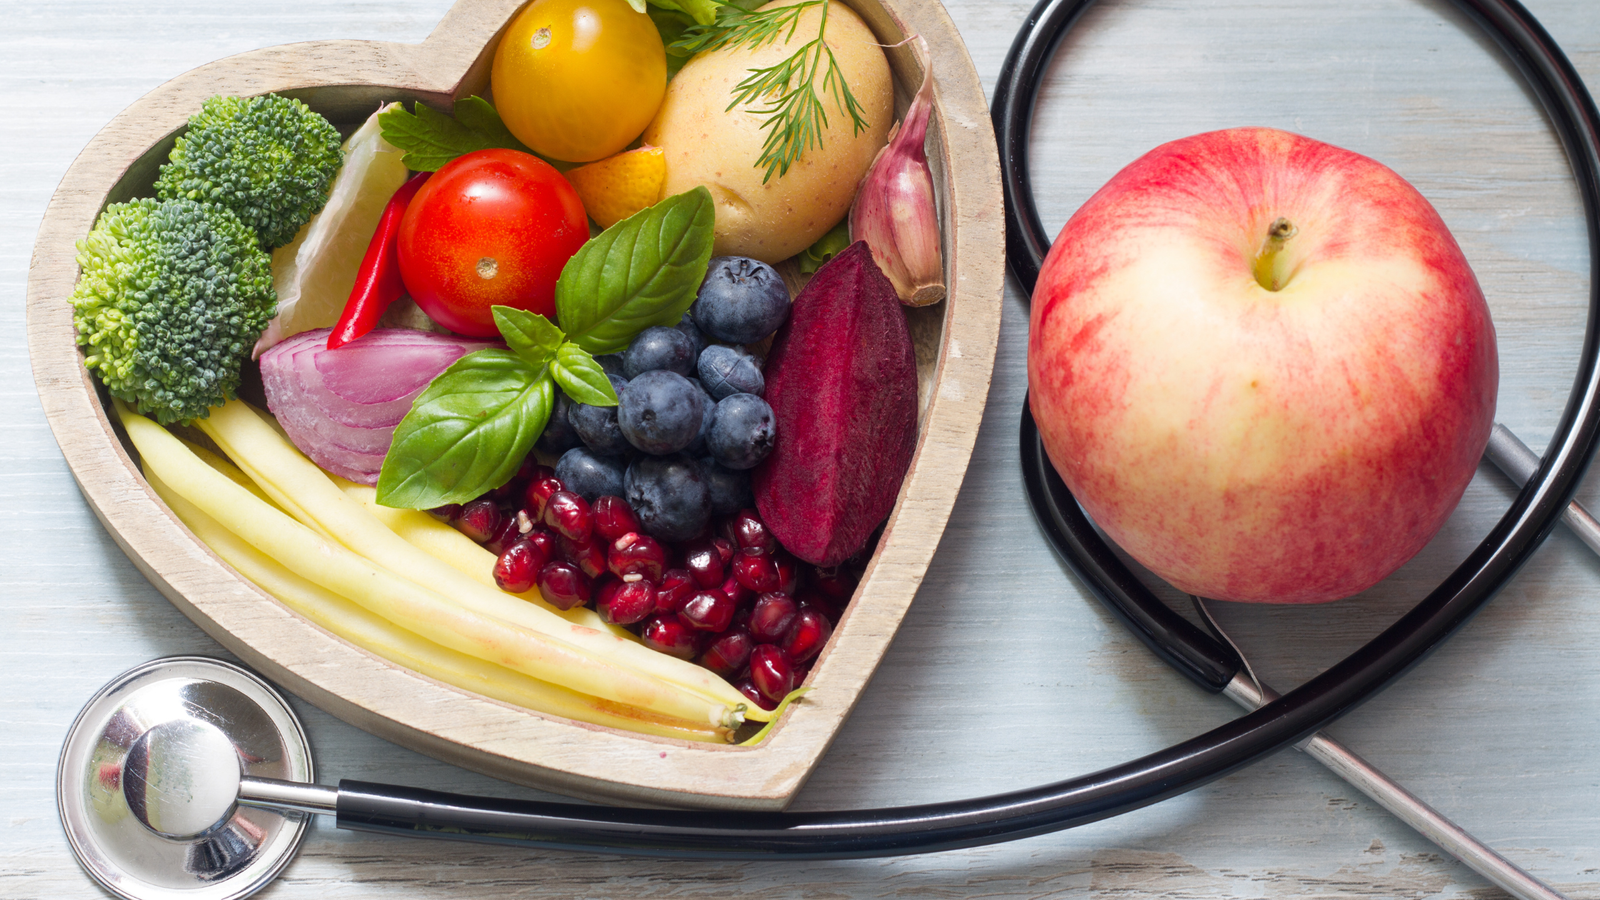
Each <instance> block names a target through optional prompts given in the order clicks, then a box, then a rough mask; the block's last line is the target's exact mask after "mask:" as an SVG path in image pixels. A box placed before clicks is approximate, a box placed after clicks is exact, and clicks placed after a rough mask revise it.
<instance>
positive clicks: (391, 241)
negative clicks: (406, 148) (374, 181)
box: [328, 172, 433, 350]
mask: <svg viewBox="0 0 1600 900" xmlns="http://www.w3.org/2000/svg"><path fill="white" fill-rule="evenodd" d="M432 174H433V173H432V172H420V173H418V174H416V175H413V176H411V178H410V179H409V180H407V181H406V183H405V184H402V185H400V189H399V190H397V191H395V192H394V196H393V197H390V198H389V203H388V204H387V205H386V206H384V208H383V215H381V216H379V217H378V230H377V231H374V232H373V233H372V242H371V243H369V244H367V252H366V255H364V256H362V257H361V269H360V270H359V271H358V272H357V273H356V283H355V287H352V288H351V289H350V299H349V300H347V301H345V304H344V313H343V314H342V315H340V316H339V322H338V324H336V325H334V326H333V333H332V334H330V335H328V349H329V350H337V349H339V348H340V347H343V346H344V345H345V344H348V343H350V342H351V341H353V340H355V339H356V338H358V337H361V336H362V335H363V334H366V333H367V332H369V331H371V330H372V329H373V326H375V325H377V324H378V319H379V318H381V317H382V316H383V312H384V310H386V309H388V308H389V304H391V303H393V302H394V301H396V300H398V299H400V295H401V294H404V293H405V291H406V286H405V284H404V283H403V282H402V281H401V280H400V251H399V245H398V244H397V243H396V240H395V238H396V236H397V235H398V234H399V233H400V219H401V218H402V217H403V216H405V212H406V207H407V206H409V205H410V204H411V198H412V197H415V196H416V195H417V189H418V188H420V187H422V183H423V182H424V181H427V180H428V176H429V175H432Z"/></svg>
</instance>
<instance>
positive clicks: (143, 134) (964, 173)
mask: <svg viewBox="0 0 1600 900" xmlns="http://www.w3.org/2000/svg"><path fill="white" fill-rule="evenodd" d="M851 5H852V6H853V7H855V8H856V9H857V10H858V11H859V12H860V13H861V14H862V16H863V18H865V19H866V20H867V22H868V23H869V24H870V25H871V26H872V28H873V31H874V32H875V33H876V34H877V36H878V37H879V39H880V40H881V41H882V42H883V43H884V44H894V43H897V42H899V41H901V40H902V39H903V38H904V37H905V36H906V35H910V34H921V35H922V36H923V37H925V38H926V39H927V41H928V44H929V45H930V47H931V49H932V51H933V52H932V59H934V60H936V61H937V63H936V69H935V78H936V82H937V103H936V109H935V115H934V121H933V124H932V128H931V130H930V135H931V140H930V142H929V144H930V151H931V157H932V165H933V170H934V175H935V180H936V181H937V182H938V190H939V197H940V202H941V204H942V216H943V222H944V228H945V265H946V270H947V271H946V283H947V284H949V285H950V286H951V289H952V290H951V293H950V296H949V298H948V299H947V300H945V301H944V302H943V303H941V304H938V305H935V306H932V307H928V308H925V309H920V310H910V311H908V312H909V314H910V318H911V322H912V332H913V336H914V339H915V341H916V344H917V361H918V369H919V374H920V377H921V387H922V390H921V392H920V393H921V397H920V401H921V404H922V410H921V416H920V419H919V426H918V427H919V432H918V443H917V450H916V455H915V457H914V458H913V461H912V465H911V472H910V474H909V475H908V476H907V478H906V481H905V483H904V485H902V487H901V491H900V496H899V498H898V501H897V502H896V504H895V507H894V511H893V513H892V514H891V516H890V519H889V522H888V527H887V529H886V530H885V532H884V536H883V538H882V540H881V541H880V542H879V544H878V546H877V548H876V552H875V553H874V554H873V557H872V560H871V563H870V564H869V565H868V568H867V571H866V575H865V577H864V578H863V580H862V582H861V585H860V587H859V589H858V590H857V592H856V595H855V597H854V599H853V600H852V602H851V604H850V607H849V609H848V611H847V612H846V614H845V616H844V618H843V619H842V620H841V622H840V625H839V628H838V629H837V631H836V632H835V634H834V637H833V639H832V641H831V642H830V644H829V646H828V648H827V650H826V651H825V652H824V654H823V656H822V657H821V658H820V660H819V661H818V663H817V664H816V666H815V668H814V669H813V670H812V673H811V675H810V680H809V682H808V683H809V684H810V685H811V687H812V690H811V692H810V693H809V694H807V695H806V697H805V699H804V700H803V701H802V702H800V703H798V704H795V705H794V706H793V707H792V708H791V709H790V710H789V711H788V712H787V713H786V714H785V715H784V716H783V718H782V719H781V720H780V722H779V724H778V727H777V728H775V729H774V730H773V731H772V733H771V734H770V736H769V737H768V738H767V739H766V740H765V741H764V742H763V743H761V744H760V745H759V746H754V747H736V746H709V745H703V744H694V743H688V742H682V741H676V740H666V739H658V738H649V737H641V736H638V735H634V734H628V733H624V732H620V731H614V730H611V729H607V728H601V727H595V726H591V725H585V724H579V723H575V722H571V721H568V720H564V719H557V718H551V717H546V716H541V715H537V714H534V713H530V712H528V711H527V710H522V709H518V708H515V707H511V706H507V705H505V704H501V703H497V702H495V701H492V700H489V699H486V698H484V697H481V696H478V695H475V694H471V693H468V692H465V691H462V690H459V689H456V688H453V687H449V686H446V685H443V684H440V683H438V682H435V681H432V680H430V679H428V678H424V677H422V676H420V675H417V674H416V673H414V672H411V671H409V670H406V669H404V668H401V667H399V666H396V665H393V664H391V663H389V662H386V661H384V660H382V659H378V658H376V657H373V656H371V655H369V654H367V653H365V652H364V651H361V650H358V649H356V648H355V647H352V646H351V645H349V644H347V643H345V642H343V641H341V640H339V639H338V638H335V637H333V636H332V635H330V634H328V633H327V632H324V631H322V630H321V629H319V628H317V627H316V626H314V625H311V624H310V623H308V622H306V621H305V620H303V619H301V618H299V617H298V616H296V615H295V614H294V613H292V612H290V611H289V610H288V609H286V608H285V607H283V606H282V605H280V604H279V603H278V602H277V601H275V600H273V599H272V598H271V597H269V596H267V595H266V594H264V593H263V592H262V591H260V590H259V589H258V588H256V587H255V586H254V585H253V584H251V583H250V582H248V581H246V580H244V579H243V578H242V577H240V576H239V575H238V574H237V573H235V572H234V571H233V570H232V569H231V568H229V567H228V566H227V565H226V564H225V563H223V562H222V561H221V560H220V559H218V558H217V557H216V556H215V555H213V554H212V553H211V551H210V550H208V549H207V548H206V547H205V546H204V545H203V544H201V543H200V542H199V541H198V540H196V539H195V537H194V536H193V535H192V534H190V533H189V531H188V530H187V529H186V528H185V527H184V526H183V525H182V524H181V523H180V522H179V521H178V520H177V519H176V518H175V517H174V516H173V515H172V513H171V512H170V511H169V510H168V509H167V508H166V507H165V506H164V505H163V504H162V503H161V501H160V500H158V499H157V498H156V497H155V495H154V494H153V493H152V492H151V490H150V488H149V486H148V485H147V484H146V483H145V481H144V479H143V478H142V477H141V476H140V474H139V470H138V467H137V466H136V465H135V463H134V461H133V460H132V458H130V455H129V453H128V450H127V448H126V447H125V446H124V445H123V443H122V442H121V441H120V440H119V439H118V436H117V435H116V433H115V432H114V431H113V429H112V426H111V423H110V421H109V420H108V419H107V417H106V410H105V407H104V405H103V403H102V400H101V397H100V396H99V395H98V394H97V392H96V385H95V383H94V382H93V381H92V380H91V379H90V377H89V376H88V374H87V372H86V370H85V369H84V367H83V357H82V354H81V353H80V352H79V351H78V348H77V346H76V345H75V343H74V334H73V326H72V316H71V307H70V305H69V303H68V297H69V296H70V295H71V293H72V290H73V285H74V283H75V281H76V279H77V276H78V268H77V265H76V263H75V261H74V257H75V252H76V251H75V243H76V242H77V241H78V240H80V239H81V238H83V237H84V236H85V235H86V234H87V233H88V232H89V230H90V228H91V226H92V225H93V224H94V221H95V218H96V217H97V216H98V215H99V213H100V211H101V210H102V209H104V208H105V206H106V204H107V203H111V202H116V201H120V200H125V199H128V198H130V197H134V196H140V195H147V194H148V193H149V191H150V186H151V184H152V183H153V181H154V179H155V174H156V169H157V167H158V166H159V165H160V164H161V162H163V161H164V160H165V159H166V157H167V154H168V152H169V151H170V149H171V147H172V142H173V139H174V137H175V136H176V134H177V133H178V131H179V130H180V129H181V128H182V127H183V125H184V122H185V121H186V120H187V119H188V117H189V116H190V115H191V114H192V113H194V112H195V111H196V110H198V109H199V108H200V103H201V101H202V100H204V99H205V98H207V97H209V96H212V95H214V94H246V95H254V94H265V93H269V92H277V93H282V94H287V95H290V96H294V97H298V98H300V99H302V100H304V101H305V102H306V103H308V104H309V105H310V106H311V107H312V108H313V109H316V110H317V111H318V112H320V113H322V114H323V115H325V116H327V117H328V118H329V119H331V120H332V121H333V122H335V123H336V124H343V125H353V124H355V123H358V122H360V121H361V120H362V119H364V118H365V117H366V116H367V115H368V114H369V113H370V112H371V111H372V110H373V109H375V108H377V106H378V104H379V103H380V102H381V101H389V100H419V101H422V102H425V103H429V104H432V105H435V106H438V107H440V108H443V109H449V107H450V103H451V102H452V101H453V100H454V99H456V98H458V97H464V96H468V95H471V94H485V93H487V82H488V70H489V63H490V60H491V59H492V58H493V56H494V48H495V45H496V42H497V39H498V35H499V34H500V32H501V30H502V28H503V27H504V26H505V25H506V23H508V22H509V21H510V19H511V17H512V15H513V14H514V13H515V12H516V11H517V9H518V8H519V7H520V6H521V0H461V2H459V3H457V4H456V6H455V7H454V8H453V9H451V10H450V12H449V14H448V15H446V16H445V18H444V21H442V22H441V23H440V24H439V27H438V28H437V29H435V30H434V32H433V34H432V35H430V36H429V37H428V39H427V40H426V41H424V42H423V43H421V44H389V43H376V42H365V41H328V42H317V43H306V44H292V45H288V46H283V47H273V48H269V49H266V50H261V51H257V52H252V53H245V54H242V55H239V56H234V57H230V58H228V59H224V60H220V61H218V62H215V63H212V64H210V65H207V66H203V67H201V68H199V69H196V70H194V71H192V72H189V73H187V74H185V75H182V76H180V77H178V78H176V79H173V80H172V81H170V82H168V83H167V84H165V85H163V86H161V87H160V88H158V89H156V90H155V91H152V92H151V93H149V94H148V95H146V96H145V97H143V98H142V99H140V100H139V101H138V102H137V103H135V104H133V105H132V106H130V107H129V108H128V109H126V110H124V111H123V112H122V113H121V114H120V115H118V116H117V117H116V118H115V119H114V120H112V122H111V123H110V124H109V125H107V126H106V127H105V128H104V129H103V130H102V131H101V132H100V133H99V134H98V135H96V136H95V138H94V140H93V141H91V142H90V143H89V146H88V147H87V148H85V149H84V151H83V153H82V154H81V155H80V156H79V157H78V159H77V160H76V161H75V162H74V163H73V164H72V167H71V168H70V169H69V170H68V171H67V174H66V177H65V178H64V179H63V180H62V183H61V186H60V187H59V188H58V189H57V191H56V193H55V196H54V197H53V198H52V199H51V201H50V207H49V210H48V211H47V212H46V214H45V217H44V222H43V224H42V226H41V227H40V229H39V237H38V242H37V244H36V245H35V247H34V254H33V262H32V270H31V275H30V278H29V281H28V301H27V302H28V346H29V350H30V353H31V356H32V362H33V372H34V379H35V381H36V383H37V385H38V389H39V396H40V399H41V400H42V401H43V404H44V409H45V414H46V416H47V417H48V418H49V421H50V427H51V428H52V429H53V430H54V431H55V436H56V441H57V442H58V443H59V444H60V445H61V450H62V453H63V454H64V455H65V456H66V459H67V463H68V465H69V466H70V467H71V469H72V473H73V475H74V477H76V478H77V480H78V484H79V486H80V487H81V488H82V490H83V493H84V495H85V496H86V497H87V498H88V500H89V503H90V505H91V506H92V507H93V508H94V510H95V513H96V514H97V515H98V516H99V517H100V520H101V521H102V522H104V523H105V526H106V528H107V529H108V530H109V531H110V532H111V534H112V535H113V536H114V537H115V538H116V540H117V543H118V544H119V545H121V547H122V549H123V550H124V551H125V552H126V553H127V554H128V556H129V558H131V559H132V560H133V561H134V563H135V564H136V565H138V567H139V569H140V570H141V571H142V572H144V574H145V575H146V576H148V577H149V579H150V580H151V582H152V583H154V584H155V585H156V587H158V588H159V589H160V590H161V592H162V593H164V594H165V595H166V596H167V597H168V598H170V599H171V600H172V602H173V603H174V604H175V605H177V607H178V608H179V609H180V610H182V611H183V612H184V614H185V615H187V616H188V617H189V618H191V619H193V620H194V621H195V622H196V623H197V624H199V625H200V627H201V628H203V629H205V631H206V632H207V633H208V634H210V635H211V636H212V637H214V638H216V639H217V640H218V641H220V642H221V643H222V644H223V645H224V646H226V647H228V649H230V650H232V651H233V652H234V653H236V654H238V656H239V657H240V658H241V659H243V660H244V661H245V662H247V663H249V664H250V665H252V666H254V667H255V668H257V669H258V670H260V671H261V672H262V673H264V674H265V675H267V676H268V677H269V678H272V679H273V680H275V681H277V682H278V683H279V684H281V685H283V686H284V687H286V688H287V689H289V690H290V691H293V692H294V693H296V694H298V695H299V696H301V697H303V698H305V699H306V700H308V701H310V702H311V703H313V704H315V705H317V706H319V707H321V708H322V709H325V710H327V711H328V712H330V713H332V714H334V715H336V716H338V717H340V718H342V719H344V720H346V721H348V722H350V723H352V724H354V725H357V726H358V727H361V728H363V729H366V730H367V731H370V732H372V733H374V734H377V735H380V736H382V737H384V738H387V739H389V740H391V741H394V742H396V743H398V744H401V745H404V746H407V747H410V748H413V749H415V750H418V751H420V752H423V753H426V754H429V755H430V756H434V757H437V758H439V759H442V760H446V761H448V762H452V763H456V764H459V765H462V766H465V767H467V768H470V769H475V770H477V771H480V772H484V773H487V774H490V775H494V776H496V777H500V778H504V779H507V780H510V781H516V782H521V783H525V784H530V785H535V786H538V787H542V788H548V789H552V790H556V791H561V792H563V793H568V794H573V795H578V796H583V797H591V798H597V799H612V800H617V799H621V800H627V801H630V802H642V803H653V804H664V805H688V806H711V807H730V808H751V809H760V808H767V809H771V808H781V807H782V806H784V805H785V804H787V803H788V801H789V800H790V798H792V797H793V796H794V793H795V791H797V790H798V789H799V787H800V785H801V784H802V783H803V782H804V780H805V778H806V776H807V775H808V774H809V773H810V771H811V769H812V768H813V767H814V766H815V765H816V763H817V761H818V760H819V759H820V758H821V757H822V754H823V752H824V751H825V750H826V749H827V747H828V744H829V743H830V742H831V741H832V740H833V737H834V735H835V734H836V733H837V731H838V729H839V726H840V724H841V723H842V722H843V721H844V718H845V716H847V715H848V714H849V713H850V709H851V707H852V706H853V705H854V704H855V702H856V699H857V697H858V696H859V695H860V693H861V690H862V689H863V687H864V686H865V685H866V683H867V680H868V678H870V677H871V675H872V672H873V670H874V669H875V668H876V667H877V665H878V662H879V661H880V660H881V659H882V657H883V653H884V651H885V649H887V647H888V645H889V641H890V640H891V639H892V638H893V637H894V633H895V629H896V628H898V627H899V624H900V620H901V618H902V616H903V615H904V614H905V611H906V608H907V607H908V606H909V605H910V603H911V598H912V596H913V595H914V594H915V593H916V590H917V585H918V584H919V583H920V582H921V580H922V577H923V574H924V573H925V572H926V570H927V566H928V562H929V559H930V558H931V557H932V555H933V552H934V549H935V548H936V547H937V546H938V543H939V535H940V534H941V533H942V532H943V530H944V526H945V522H946V520H947V519H948V517H949V514H950V509H951V506H952V504H953V503H954V502H955V497H956V491H957V488H958V487H959V486H960V484H961V477H962V474H963V472H964V471H965V469H966V466H967V461H968V458H969V457H970V455H971V452H972V446H973V441H974V439H975V437H976V434H977V430H978V421H979V419H980V417H981V414H982V412H983V405H984V401H985V399H986V396H987V394H988V388H989V376H990V371H991V369H992V367H993V364H994V354H995V342H996V339H997V335H998V332H999V327H1000V306H1001V290H1002V281H1003V277H1004V264H1005V263H1004V250H1005V242H1004V235H1003V228H1004V225H1003V217H1002V207H1001V195H1000V180H999V164H998V160H997V156H996V153H995V144H994V137H993V131H992V130H991V128H990V125H989V115H988V109H987V107H986V105H985V103H984V96H983V89H982V86H981V85H980V84H979V82H978V76H977V72H976V71H975V70H974V69H973V66H972V63H971V61H970V59H969V58H968V56H967V53H966V49H965V47H964V46H963V45H962V43H961V39H960V36H959V35H958V34H957V33H956V30H955V27H954V25H953V24H952V23H951V22H950V20H949V18H948V17H947V16H946V14H945V12H944V8H943V7H942V6H940V5H939V3H938V2H936V0H884V2H882V3H881V5H879V4H877V3H874V2H872V0H853V2H852V3H851ZM889 55H890V60H891V64H892V65H893V67H894V70H895V73H896V79H897V82H898V85H899V88H900V91H899V93H900V94H901V97H900V105H901V108H902V109H904V105H905V103H906V101H907V99H908V98H909V95H910V93H911V92H912V91H914V89H915V86H916V85H917V84H919V83H920V82H921V71H920V68H919V67H918V64H917V62H916V61H915V59H914V58H913V56H912V54H911V53H910V52H909V50H908V49H907V48H905V47H898V48H891V49H890V50H889Z"/></svg>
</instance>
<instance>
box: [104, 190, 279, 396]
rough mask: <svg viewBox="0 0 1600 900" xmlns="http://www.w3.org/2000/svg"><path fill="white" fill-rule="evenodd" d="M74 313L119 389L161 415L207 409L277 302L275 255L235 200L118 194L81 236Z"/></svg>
mask: <svg viewBox="0 0 1600 900" xmlns="http://www.w3.org/2000/svg"><path fill="white" fill-rule="evenodd" d="M78 265H79V266H80V267H81V268H82V269H83V275H82V277H80V278H79V279H78V286H77V288H76V289H75V290H73V292H72V308H73V315H72V324H73V325H74V326H76V327H77V329H78V344H79V345H81V346H83V347H84V348H85V351H84V352H85V359H84V365H86V366H87V367H88V368H89V369H90V370H91V371H94V372H97V373H98V374H99V376H100V380H101V382H103V383H104V384H105V386H106V389H107V390H108V391H110V392H111V396H113V397H118V398H121V399H122V400H126V401H128V402H130V403H136V404H138V406H139V409H140V410H141V411H143V412H144V413H145V414H146V415H148V416H151V417H152V418H154V419H156V420H157V421H159V422H161V423H162V424H163V425H166V424H171V423H173V422H186V421H190V420H192V419H197V418H201V419H203V418H205V417H206V416H207V415H208V414H209V413H208V411H209V409H210V408H211V407H213V406H220V405H222V404H223V403H224V402H226V401H227V400H229V399H231V398H232V397H233V396H234V394H235V392H236V391H237V390H238V388H239V368H240V366H241V365H242V363H243V361H244V358H245V357H246V356H248V355H249V353H250V348H251V346H253V345H254V343H255V340H256V338H257V337H258V336H259V335H260V334H261V329H263V328H265V327H266V325H267V322H268V321H269V320H270V319H271V318H272V315H273V313H274V311H275V310H276V309H277V305H278V298H277V294H276V293H274V292H273V290H272V258H271V257H270V256H268V255H267V252H266V251H265V250H262V249H261V245H260V244H258V243H257V242H256V236H255V233H254V232H253V231H252V230H251V229H250V228H249V227H248V226H246V225H245V224H244V223H243V222H241V221H239V218H238V217H237V216H235V215H234V214H233V213H232V212H230V211H228V210H227V209H225V208H223V207H221V206H216V205H214V204H210V203H197V202H195V201H193V200H187V199H181V198H180V199H177V200H164V201H156V200H152V199H148V198H146V199H141V200H134V201H131V202H129V203H114V204H112V205H111V206H108V207H106V211H105V212H103V213H101V214H100V220H99V221H98V222H96V223H95V226H94V230H93V231H91V232H89V236H88V237H87V238H85V239H84V240H82V241H80V242H79V243H78Z"/></svg>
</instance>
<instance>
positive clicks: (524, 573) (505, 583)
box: [494, 541, 550, 594]
mask: <svg viewBox="0 0 1600 900" xmlns="http://www.w3.org/2000/svg"><path fill="white" fill-rule="evenodd" d="M549 561H550V557H548V556H546V555H545V552H544V549H543V548H542V547H540V546H539V545H538V544H535V543H533V542H532V541H514V542H512V544H511V546H509V547H507V548H506V549H505V550H503V551H502V552H501V553H500V556H499V558H498V559H496V560H495V561H494V583H495V584H497V585H499V586H500V590H502V591H510V592H511V593H513V594H520V593H522V592H523V591H526V590H528V589H529V588H531V587H533V585H534V582H535V581H537V580H538V578H539V570H540V569H542V568H544V564H545V563H547V562H549Z"/></svg>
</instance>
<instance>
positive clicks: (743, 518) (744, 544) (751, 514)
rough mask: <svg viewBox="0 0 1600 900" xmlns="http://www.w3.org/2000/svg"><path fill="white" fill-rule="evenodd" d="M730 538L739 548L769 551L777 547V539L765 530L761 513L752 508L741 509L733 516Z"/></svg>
mask: <svg viewBox="0 0 1600 900" xmlns="http://www.w3.org/2000/svg"><path fill="white" fill-rule="evenodd" d="M731 521H732V525H731V527H730V530H731V531H732V534H731V535H730V540H732V541H733V544H734V546H735V547H738V548H739V549H740V550H760V551H761V552H762V553H771V552H773V551H774V550H777V549H778V539H777V538H775V537H773V536H772V532H770V531H768V530H767V526H766V523H765V522H762V521H761V514H760V513H757V512H756V511H755V510H753V509H742V510H740V511H739V513H738V515H735V516H734V517H733V519H732V520H731Z"/></svg>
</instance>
